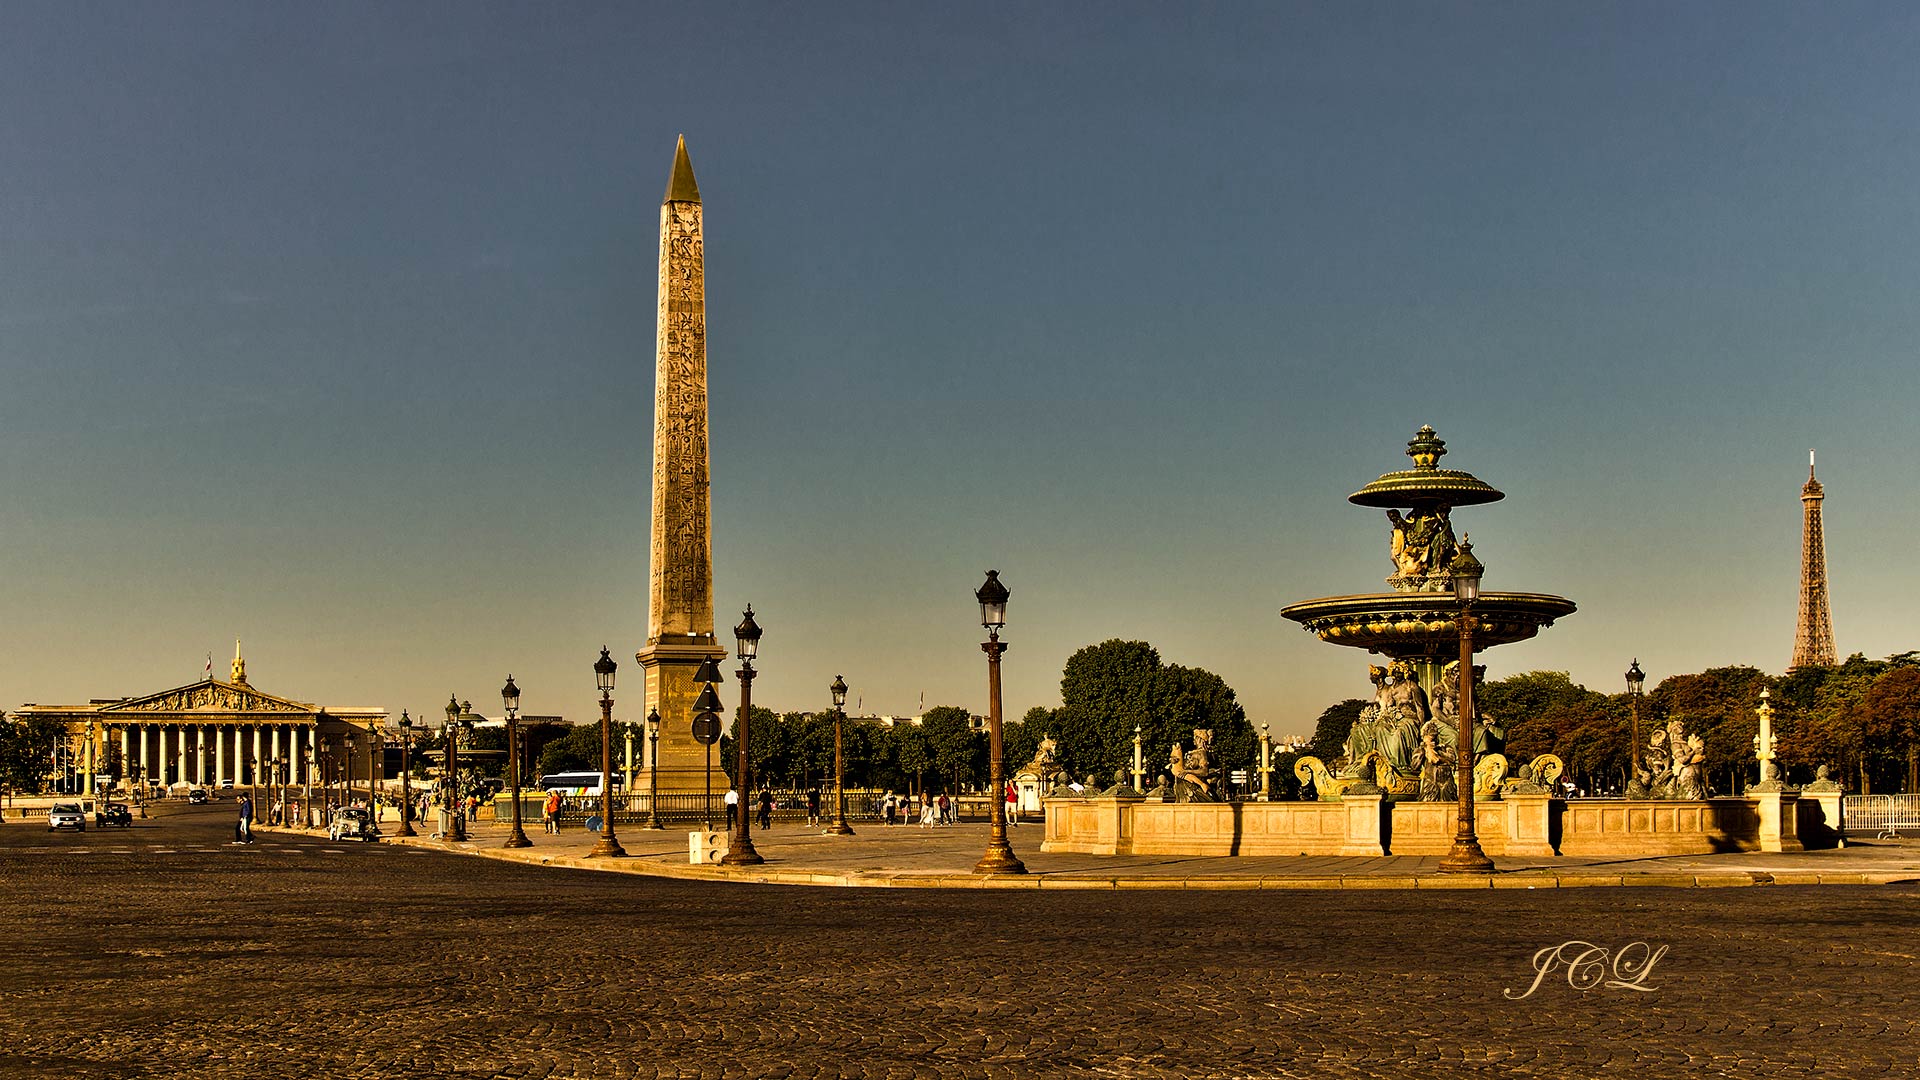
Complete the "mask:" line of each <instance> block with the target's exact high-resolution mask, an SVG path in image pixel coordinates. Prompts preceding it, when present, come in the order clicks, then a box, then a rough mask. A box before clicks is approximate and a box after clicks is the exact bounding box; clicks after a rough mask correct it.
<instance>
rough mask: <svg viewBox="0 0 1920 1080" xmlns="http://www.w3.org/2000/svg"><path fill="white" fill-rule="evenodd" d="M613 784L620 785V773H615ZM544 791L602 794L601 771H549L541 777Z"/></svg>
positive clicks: (565, 793)
mask: <svg viewBox="0 0 1920 1080" xmlns="http://www.w3.org/2000/svg"><path fill="white" fill-rule="evenodd" d="M613 786H614V787H616V788H617V787H619V786H620V774H619V773H614V774H613ZM540 788H541V790H543V791H557V792H559V793H560V794H562V795H598V794H600V772H599V770H597V769H596V770H595V771H593V772H557V773H548V774H547V775H545V776H543V777H541V778H540Z"/></svg>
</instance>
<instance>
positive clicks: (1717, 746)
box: [1641, 666, 1772, 794]
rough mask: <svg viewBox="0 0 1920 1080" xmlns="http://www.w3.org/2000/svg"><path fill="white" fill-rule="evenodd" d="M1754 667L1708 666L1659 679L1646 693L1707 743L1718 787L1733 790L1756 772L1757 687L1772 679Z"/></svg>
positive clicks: (1765, 685) (1667, 714)
mask: <svg viewBox="0 0 1920 1080" xmlns="http://www.w3.org/2000/svg"><path fill="white" fill-rule="evenodd" d="M1771 681H1772V680H1770V679H1768V678H1767V676H1766V674H1765V673H1764V672H1762V671H1761V670H1760V669H1758V668H1753V667H1745V666H1737V667H1722V668H1708V669H1707V670H1705V671H1702V672H1700V673H1698V674H1695V675H1674V676H1671V677H1669V678H1667V679H1664V680H1662V681H1661V683H1660V685H1659V686H1657V687H1655V688H1654V689H1653V692H1652V693H1650V694H1648V695H1647V697H1648V699H1649V700H1651V701H1652V702H1653V703H1654V705H1655V706H1656V708H1657V709H1658V710H1659V711H1660V712H1662V713H1664V714H1665V715H1666V717H1667V718H1668V719H1669V720H1679V721H1680V722H1681V723H1683V724H1685V725H1686V730H1687V734H1689V735H1699V736H1700V738H1701V740H1702V741H1703V742H1705V743H1706V747H1707V766H1708V774H1709V775H1710V776H1712V777H1713V783H1714V786H1715V788H1716V789H1717V790H1719V791H1720V792H1723V793H1725V794H1733V793H1734V792H1735V791H1737V790H1740V789H1742V788H1744V787H1745V784H1744V783H1743V782H1742V781H1743V780H1744V779H1745V778H1746V777H1748V776H1750V775H1755V773H1756V768H1757V766H1756V765H1755V762H1754V756H1753V737H1754V736H1755V735H1756V734H1758V733H1759V731H1760V718H1759V715H1758V714H1757V713H1756V712H1755V711H1754V710H1755V709H1757V708H1758V707H1759V705H1760V691H1762V690H1765V689H1767V688H1768V687H1769V685H1770V684H1771ZM1646 731H1647V726H1646V724H1645V723H1644V722H1643V723H1642V725H1641V732H1642V738H1643V739H1644V737H1645V732H1646Z"/></svg>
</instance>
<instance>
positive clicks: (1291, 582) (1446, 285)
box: [0, 3, 1920, 732]
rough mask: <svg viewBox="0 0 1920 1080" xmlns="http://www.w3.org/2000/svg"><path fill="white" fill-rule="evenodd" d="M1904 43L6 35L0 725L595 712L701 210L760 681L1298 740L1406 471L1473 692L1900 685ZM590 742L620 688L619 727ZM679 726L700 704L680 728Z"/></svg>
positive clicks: (744, 13) (1168, 21) (113, 21)
mask: <svg viewBox="0 0 1920 1080" xmlns="http://www.w3.org/2000/svg"><path fill="white" fill-rule="evenodd" d="M1915 56H1920V12H1916V10H1915V9H1914V8H1913V7H1912V6H1911V5H1898V4H1889V5H1861V4H1822V5H1804V4H1755V3H1738V4H1690V5H1681V6H1677V7H1675V6H1663V5H1644V4H1636V5H1627V6H1607V5H1579V6H1569V5H1511V6H1465V5H1434V6H1416V5H1405V4H1391V5H1385V6H1378V7H1369V6H1365V5H1351V4H1325V5H1318V6H1292V5H1288V6H1282V5H1204V6H1184V5H1157V6H1143V7H1124V6H1120V5H1093V4H1076V5H1069V4H1059V5H1038V6H1037V7H1036V6H1034V5H1009V6H1004V7H1002V6H979V5H952V6H944V7H940V8H935V7H934V6H931V5H909V6H907V7H904V8H903V7H900V6H898V5H874V6H870V7H866V6H855V5H847V4H834V5H791V4H786V5H715V6H709V7H699V6H696V7H689V6H687V5H661V6H643V5H627V4H618V5H616V4H598V5H553V4H538V5H536V4H524V5H475V4H464V3H463V4H450V5H434V4H406V5H378V4H329V5H285V4H275V5H257V4H164V5H132V4H64V3H39V4H31V3H16V4H8V5H6V6H4V7H0V147H4V152H0V456H3V457H4V460H5V463H6V464H5V469H4V472H0V536H3V537H4V542H3V543H0V578H3V580H4V583H5V584H4V587H5V592H6V594H7V596H8V604H7V605H6V609H5V617H4V618H0V641H4V651H3V652H0V657H4V663H3V664H0V704H5V705H7V706H12V705H16V704H18V703H20V702H23V701H38V702H43V703H46V702H63V701H75V700H83V699H85V698H87V697H92V696H119V695H124V694H133V693H140V692H146V691H150V690H157V689H160V688H163V687H166V686H171V685H175V684H177V683H181V682H185V681H189V680H190V679H192V678H195V677H197V676H198V675H199V673H200V670H201V667H202V665H203V663H204V662H205V654H206V653H207V652H208V651H209V650H212V651H213V652H214V659H215V664H216V667H217V668H220V669H224V665H225V661H226V657H227V655H228V654H229V652H230V649H231V644H232V640H233V638H234V637H236V636H238V637H241V638H244V639H246V642H247V654H248V658H249V661H250V663H249V668H250V673H251V674H252V676H253V677H254V681H255V683H256V684H257V685H259V686H261V687H263V688H265V689H268V690H270V691H275V692H280V693H284V694H287V695H289V696H293V697H297V698H302V699H305V700H317V701H320V702H323V703H333V704H342V705H382V706H386V707H388V708H390V709H393V710H394V711H395V712H396V713H397V712H398V711H399V710H400V709H401V708H402V707H406V708H409V709H413V710H416V711H418V710H427V711H429V712H435V711H437V710H438V708H439V706H440V705H441V704H442V703H444V701H445V699H446V696H447V693H448V691H449V690H453V691H456V692H458V693H459V694H460V695H461V696H463V697H467V698H471V699H472V700H473V701H474V703H475V705H476V706H478V707H480V708H482V709H483V710H486V711H492V710H494V709H497V707H498V699H497V696H496V691H497V688H498V687H499V685H500V683H501V682H502V681H503V679H504V676H505V675H506V674H507V673H508V672H509V671H511V672H512V673H513V674H514V675H515V676H516V677H517V679H518V681H519V684H520V685H521V687H522V688H523V689H524V691H525V695H526V696H525V708H526V710H527V711H529V712H534V713H566V714H569V715H585V714H590V713H591V712H592V711H593V708H594V707H593V697H594V695H593V682H592V673H591V671H590V665H591V663H592V661H593V660H594V658H595V657H596V656H597V655H598V650H599V647H600V646H601V645H602V644H603V643H604V644H608V645H611V646H612V647H613V651H614V653H615V655H616V656H618V657H622V658H624V661H625V664H624V667H623V673H624V674H627V675H630V676H637V674H638V671H637V668H636V666H635V665H634V664H633V662H632V656H633V653H634V651H635V649H637V648H638V647H639V646H640V645H641V643H642V640H641V639H642V637H643V635H644V634H645V630H646V604H647V595H646V594H647V545H646V537H647V531H648V517H647V515H648V513H649V498H648V485H649V482H650V468H651V465H650V461H651V458H650V455H651V450H652V448H651V439H650V425H651V422H652V388H653V341H654V267H655V258H656V250H657V249H656V243H657V241H656V232H655V230H656V226H657V213H658V205H659V201H660V196H661V192H662V190H663V189H664V186H665V183H666V179H667V173H668V167H669V165H670V163H671V159H672V151H673V144H674V137H675V136H676V135H677V134H680V133H682V132H684V133H685V134H686V136H687V143H688V147H689V149H690V151H691V154H692V158H693V163H694V167H695V169H696V171H697V173H698V175H699V181H700V188H701V193H702V195H703V197H704V199H705V202H706V213H707V256H708V264H707V271H708V320H709V338H710V366H711V393H712V397H711V410H712V420H711V422H712V438H713V448H714V449H713V476H714V498H713V505H714V535H715V564H716V565H715V583H716V588H717V591H718V594H719V597H720V607H721V620H722V625H723V626H730V625H731V623H732V622H733V621H734V620H735V619H737V618H738V611H739V609H740V608H741V607H742V606H743V605H744V604H745V603H746V602H748V601H751V602H752V603H753V604H754V606H755V608H756V610H757V611H758V612H759V613H760V618H761V622H762V624H763V625H764V626H765V627H766V635H767V636H766V639H765V643H764V646H763V663H762V665H761V668H762V671H763V676H762V678H761V680H760V681H759V682H758V683H757V684H756V689H757V694H756V700H757V701H759V702H761V703H764V704H768V705H770V706H773V707H775V708H781V709H789V708H816V707H820V706H822V705H824V704H825V703H826V701H827V693H826V687H827V684H828V683H829V682H830V681H831V680H832V678H833V676H834V675H836V674H845V676H846V678H847V680H848V682H849V683H851V684H852V685H853V687H854V694H855V695H856V697H857V698H858V699H859V701H860V703H861V704H862V705H864V707H865V708H866V709H867V710H869V711H879V712H894V713H907V712H913V711H915V710H916V709H917V708H918V705H919V701H920V695H921V693H922V692H923V691H924V693H925V695H926V704H927V705H929V706H931V705H936V704H959V705H965V706H969V707H971V708H973V709H976V710H981V709H984V706H985V673H984V663H983V661H982V658H981V655H980V652H979V650H978V648H977V644H976V643H977V642H978V640H979V639H980V631H979V628H978V626H977V619H976V616H977V609H976V608H975V607H974V605H973V601H972V596H971V592H972V589H973V588H974V587H975V586H977V585H978V584H979V582H980V579H981V577H982V576H983V571H985V570H986V569H987V568H988V567H994V568H997V569H999V570H1000V571H1001V572H1002V575H1003V577H1004V579H1005V581H1006V582H1007V583H1008V585H1009V586H1011V588H1012V590H1013V600H1012V603H1011V605H1010V609H1009V614H1010V618H1011V625H1010V626H1009V627H1008V631H1007V636H1008V639H1009V641H1010V642H1011V643H1012V649H1011V651H1010V652H1009V654H1008V657H1007V664H1006V677H1007V695H1006V696H1007V706H1008V709H1009V710H1010V711H1011V712H1013V713H1015V714H1018V713H1019V712H1021V711H1023V710H1024V709H1026V708H1027V707H1028V706H1031V705H1035V704H1055V703H1057V701H1058V683H1059V675H1060V668H1061V665H1062V663H1063V662H1064V660H1065V659H1066V657H1067V656H1068V655H1069V654H1070V653H1071V652H1072V651H1073V650H1074V649H1076V648H1078V647H1080V646H1082V645H1086V644H1089V643H1092V642H1097V641H1100V640H1104V639H1106V638H1110V637H1127V638H1144V639H1146V640H1149V641H1151V642H1153V643H1154V644H1155V645H1157V646H1158V647H1159V648H1160V650H1161V652H1162V654H1163V656H1165V657H1166V658H1167V659H1168V660H1170V661H1175V662H1179V663H1184V664H1189V665H1197V666H1201V667H1206V668H1208V669H1211V670H1213V671H1216V672H1218V673H1219V674H1220V675H1222V676H1223V677H1224V678H1225V679H1226V680H1227V681H1228V682H1229V683H1230V684H1231V685H1233V686H1234V687H1235V688H1236V689H1238V690H1239V692H1240V695H1241V698H1242V700H1243V701H1244V702H1245V703H1246V705H1247V707H1248V711H1249V713H1250V715H1251V716H1252V718H1253V719H1254V720H1255V722H1256V723H1257V722H1269V723H1271V724H1272V725H1273V726H1274V729H1275V730H1276V731H1277V732H1290V731H1305V730H1307V729H1308V727H1309V725H1310V724H1311V721H1312V718H1313V717H1314V716H1315V715H1316V714H1317V713H1318V712H1319V711H1320V709H1321V708H1322V707H1324V706H1325V705H1326V704H1327V703H1329V702H1331V701H1334V700H1337V699H1339V698H1342V697H1347V696H1352V695H1356V694H1358V693H1360V692H1361V691H1363V690H1365V689H1366V688H1367V683H1366V678H1365V670H1364V661H1365V657H1364V656H1363V655H1361V654H1357V653H1354V652H1351V651H1350V650H1344V649H1338V648H1335V647H1333V646H1328V645H1323V644H1320V643H1318V642H1317V641H1315V640H1314V639H1312V638H1311V637H1310V636H1308V635H1307V634H1305V633H1304V632H1303V631H1301V630H1300V629H1299V628H1298V627H1297V626H1295V625H1294V624H1292V623H1289V622H1286V621H1284V620H1282V619H1281V618H1280V617H1279V615H1278V612H1279V609H1280V608H1281V607H1283V606H1285V605H1286V604H1289V603H1292V602H1294V601H1297V600H1301V599H1306V598H1311V597H1316V596H1324V595H1332V594H1342V593H1351V592H1364V591H1373V590H1376V589H1379V588H1381V587H1382V585H1381V579H1382V578H1383V577H1384V576H1385V575H1386V574H1387V572H1388V571H1389V570H1390V565H1389V562H1388V559H1387V555H1386V548H1385V545H1386V538H1387V530H1386V525H1385V522H1384V519H1383V518H1382V516H1381V515H1380V514H1379V512H1377V511H1372V510H1365V509H1361V508H1358V507H1353V506H1349V505H1348V504H1347V503H1346V502H1345V496H1346V495H1347V494H1348V493H1349V492H1351V491H1354V490H1356V489H1357V488H1359V487H1360V486H1361V485H1362V484H1364V483H1366V482H1367V481H1369V480H1371V479H1372V478H1373V477H1374V476H1376V475H1377V474H1379V473H1380V472H1383V471H1386V470H1389V469H1396V468H1400V467H1402V466H1403V465H1404V464H1405V462H1406V459H1405V457H1403V456H1402V453H1401V450H1402V448H1403V446H1404V444H1405V442H1406V440H1407V438H1408V437H1409V436H1410V435H1411V434H1412V433H1413V431H1414V429H1415V428H1417V427H1418V426H1420V425H1421V424H1422V423H1431V424H1433V425H1434V426H1435V427H1436V428H1438V429H1439V432H1440V434H1441V436H1442V437H1443V438H1445V439H1447V440H1448V443H1449V445H1450V448H1451V450H1452V454H1451V455H1450V456H1449V457H1448V458H1447V459H1446V462H1445V463H1446V464H1447V465H1449V466H1454V467H1458V468H1463V469H1468V470H1471V471H1473V472H1475V473H1477V474H1478V475H1480V476H1481V477H1482V478H1484V479H1486V480H1487V481H1489V482H1490V483H1492V484H1494V485H1495V486H1497V487H1500V488H1502V489H1504V490H1505V491H1506V492H1507V493H1508V498H1507V500H1506V501H1505V502H1503V503H1499V504H1496V505H1493V506H1489V507H1484V508H1475V509H1472V510H1463V511H1461V512H1460V513H1459V514H1458V515H1457V518H1456V524H1457V525H1459V526H1461V527H1464V528H1465V529H1466V530H1467V531H1470V532H1471V533H1472V534H1473V538H1474V541H1475V549H1476V552H1477V553H1478V554H1479V555H1481V556H1482V557H1483V559H1484V560H1485V562H1486V563H1487V565H1488V567H1489V570H1488V575H1487V580H1486V587H1487V588H1488V589H1512V590H1528V591H1543V592H1557V593H1561V594H1564V595H1566V596H1569V597H1571V598H1573V599H1574V600H1575V601H1577V602H1578V603H1579V605H1580V611H1579V613H1578V614H1576V615H1575V616H1573V617H1571V618H1569V619H1567V620H1566V621H1564V622H1563V623H1561V624H1560V625H1559V626H1556V627H1554V628H1552V629H1551V630H1549V631H1547V632H1546V633H1545V634H1544V635H1542V637H1541V638H1539V639H1538V640H1536V641H1534V642H1531V643H1527V644H1523V645H1516V646H1511V647H1507V648H1504V649H1501V650H1498V651H1496V652H1494V653H1491V654H1489V656H1490V663H1491V665H1492V669H1493V674H1494V675H1495V676H1496V677H1498V676H1501V675H1505V674H1511V673H1513V672H1515V671H1524V670H1531V669H1534V668H1553V669H1565V670H1569V671H1571V673H1572V674H1573V676H1574V678H1575V679H1576V680H1579V681H1581V682H1585V683H1587V684H1588V685H1591V686H1594V687H1596V688H1599V689H1603V690H1607V691H1612V690H1615V689H1616V688H1617V687H1618V684H1619V681H1620V678H1619V676H1620V672H1621V671H1623V670H1624V669H1625V668H1626V665H1627V662H1628V660H1630V659H1632V658H1633V657H1635V656H1638V657H1639V658H1640V661H1641V663H1642V665H1643V666H1644V667H1645V668H1646V669H1647V671H1648V672H1649V674H1650V676H1651V677H1652V678H1654V679H1655V680H1658V679H1659V678H1662V677H1664V676H1665V675H1668V674H1672V673H1674V672H1683V671H1693V670H1698V669H1701V668H1704V667H1708V666H1713V665H1722V664H1740V663H1745V664H1753V665H1756V666H1759V667H1761V668H1764V669H1767V670H1771V671H1778V670H1780V669H1781V668H1782V667H1784V665H1785V663H1786V661H1787V658H1788V656H1789V653H1790V651H1791V648H1792V640H1793V623H1794V609H1795V596H1796V588H1797V581H1798V570H1799V544H1800V505H1799V501H1798V491H1799V485H1800V483H1801V481H1802V480H1803V479H1804V478H1805V462H1806V451H1807V448H1809V447H1818V448H1819V450H1820V452H1821V478H1822V480H1823V481H1825V483H1826V485H1827V489H1828V493H1829V497H1828V501H1827V544H1828V551H1829V558H1830V572H1831V577H1832V583H1833V606H1834V620H1835V630H1836V636H1837V639H1838V642H1839V647H1840V650H1841V652H1842V653H1843V654H1845V653H1849V652H1854V651H1864V652H1866V653H1867V654H1869V655H1884V654H1886V653H1890V652H1894V651H1899V650H1905V649H1909V648H1914V647H1916V646H1920V639H1916V635H1915V633H1914V630H1913V627H1914V621H1913V618H1912V615H1911V609H1910V603H1911V600H1912V598H1913V596H1914V594H1915V585H1916V580H1917V577H1916V572H1915V570H1914V569H1913V566H1912V563H1911V562H1910V561H1909V558H1908V556H1909V555H1910V554H1911V552H1910V551H1909V549H1908V548H1907V547H1905V546H1902V545H1898V544H1893V543H1891V542H1890V538H1894V537H1899V536H1910V535H1913V534H1914V532H1915V531H1916V529H1915V526H1916V507H1920V492H1917V491H1916V487H1920V481H1916V479H1915V477H1916V471H1915V469H1914V468H1913V454H1914V450H1913V418H1914V415H1915V391H1916V389H1920V364H1917V363H1916V361H1915V355H1914V354H1915V343H1916V341H1920V195H1916V188H1915V184H1914V178H1915V177H1916V176H1920V65H1916V64H1915V63H1914V57H1915ZM625 686H626V690H625V691H624V692H623V693H622V694H621V695H620V697H621V706H620V708H619V709H618V712H619V713H620V714H621V715H622V716H625V715H627V713H628V711H629V708H630V707H633V706H636V705H637V703H638V701H639V694H638V682H637V679H635V680H633V681H630V682H628V683H626V684H625ZM726 690H727V694H728V698H729V700H731V699H732V694H733V692H734V686H733V683H732V681H731V679H729V682H728V685H727V687H726Z"/></svg>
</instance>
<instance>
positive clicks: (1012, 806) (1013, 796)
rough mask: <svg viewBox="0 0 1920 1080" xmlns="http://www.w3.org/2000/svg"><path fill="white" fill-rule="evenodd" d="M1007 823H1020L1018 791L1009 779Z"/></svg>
mask: <svg viewBox="0 0 1920 1080" xmlns="http://www.w3.org/2000/svg"><path fill="white" fill-rule="evenodd" d="M1007 824H1009V825H1018V824H1020V792H1019V790H1018V789H1016V788H1015V787H1014V786H1013V781H1011V780H1009V781H1007Z"/></svg>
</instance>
